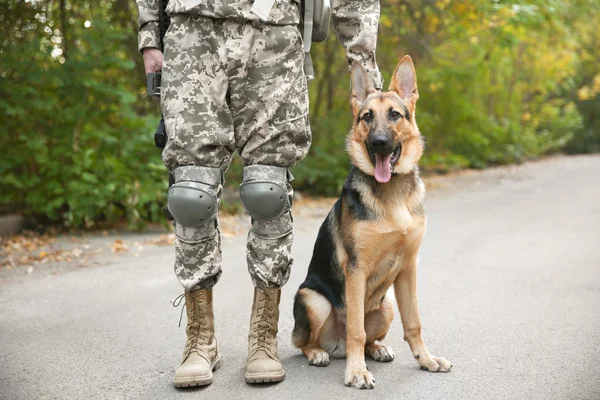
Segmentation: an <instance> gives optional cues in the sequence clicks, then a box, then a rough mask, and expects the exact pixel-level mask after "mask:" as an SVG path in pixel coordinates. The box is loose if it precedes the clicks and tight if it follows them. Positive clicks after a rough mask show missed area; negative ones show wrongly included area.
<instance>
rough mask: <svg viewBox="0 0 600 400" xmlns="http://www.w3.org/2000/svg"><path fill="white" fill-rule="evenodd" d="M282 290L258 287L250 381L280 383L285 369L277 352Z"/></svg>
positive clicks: (248, 368)
mask: <svg viewBox="0 0 600 400" xmlns="http://www.w3.org/2000/svg"><path fill="white" fill-rule="evenodd" d="M280 296H281V289H272V288H258V287H257V288H254V301H253V303H252V317H251V318H250V334H249V335H248V361H247V366H246V382H248V383H263V382H280V381H282V380H283V378H285V370H284V369H283V365H282V364H281V362H280V361H279V356H278V355H277V330H278V329H277V325H278V323H279V298H280Z"/></svg>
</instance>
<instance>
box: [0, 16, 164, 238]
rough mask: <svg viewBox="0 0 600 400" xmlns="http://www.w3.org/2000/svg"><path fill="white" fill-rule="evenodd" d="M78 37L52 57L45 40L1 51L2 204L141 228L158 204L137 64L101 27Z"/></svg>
mask: <svg viewBox="0 0 600 400" xmlns="http://www.w3.org/2000/svg"><path fill="white" fill-rule="evenodd" d="M30 11H33V10H30ZM37 15H39V14H37ZM32 29H34V27H33V26H32ZM42 29H43V27H42ZM51 33H52V32H51ZM77 37H78V39H77V43H78V45H77V46H73V47H71V48H70V49H69V51H68V53H67V52H63V53H62V54H61V55H60V56H57V57H54V58H53V57H51V56H49V54H48V52H49V49H50V47H49V46H47V45H46V44H45V42H47V39H46V38H45V37H44V35H36V36H34V37H33V38H31V40H15V41H13V42H12V43H6V42H5V43H4V45H3V47H2V57H1V58H0V63H1V64H0V71H2V75H1V76H2V79H1V81H0V109H2V110H3V117H2V120H3V124H2V129H3V132H2V141H3V153H4V154H5V155H4V156H3V157H2V158H0V204H4V205H9V206H12V207H15V205H17V206H19V205H20V207H22V209H25V210H27V211H28V212H29V213H31V214H34V215H37V216H43V217H44V218H46V219H48V220H50V221H61V222H63V223H64V224H66V225H68V226H74V227H79V226H83V227H92V226H94V225H96V224H97V223H98V222H107V223H110V222H114V221H116V220H117V219H121V218H126V219H127V221H128V222H129V225H130V227H132V228H135V227H140V226H141V224H142V223H143V221H144V220H158V219H159V218H160V217H161V215H162V211H160V208H161V207H160V206H161V204H163V202H164V199H165V191H166V181H165V177H166V173H165V170H164V167H163V166H162V164H161V162H160V157H159V152H158V150H157V149H156V148H155V147H154V144H153V139H152V135H151V132H152V131H153V129H154V128H155V126H156V122H157V117H156V116H147V117H146V116H143V115H140V113H139V112H138V111H137V110H136V108H137V106H136V104H137V103H138V102H139V101H140V98H139V96H137V95H135V94H134V93H135V92H132V90H131V86H130V82H129V81H128V79H127V71H130V70H132V69H133V68H134V66H135V64H134V63H132V62H131V61H130V60H128V59H127V58H126V57H124V56H123V55H120V52H122V49H123V43H124V41H125V40H126V38H127V36H126V35H125V34H124V33H123V32H118V31H116V30H115V29H113V27H111V25H110V24H109V23H106V22H103V21H101V20H98V21H95V22H94V25H93V29H82V30H80V31H78V34H77ZM55 40H56V39H55Z"/></svg>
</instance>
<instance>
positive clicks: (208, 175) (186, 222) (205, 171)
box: [167, 166, 222, 229]
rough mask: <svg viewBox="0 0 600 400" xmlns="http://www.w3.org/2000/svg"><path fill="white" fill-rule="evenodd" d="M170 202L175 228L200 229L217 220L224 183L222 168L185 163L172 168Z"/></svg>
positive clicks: (168, 199) (168, 198) (168, 197)
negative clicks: (187, 164) (222, 184)
mask: <svg viewBox="0 0 600 400" xmlns="http://www.w3.org/2000/svg"><path fill="white" fill-rule="evenodd" d="M173 174H174V177H175V183H174V184H173V185H172V186H171V187H170V188H169V193H168V196H167V204H168V207H169V212H170V213H171V215H173V218H174V219H175V222H176V223H177V224H176V227H177V226H179V227H180V228H184V229H185V228H199V227H202V226H206V225H207V223H210V222H211V221H214V220H215V219H216V216H217V212H218V208H219V199H220V191H221V182H222V172H221V169H220V168H208V167H196V166H183V167H178V168H175V170H174V171H173Z"/></svg>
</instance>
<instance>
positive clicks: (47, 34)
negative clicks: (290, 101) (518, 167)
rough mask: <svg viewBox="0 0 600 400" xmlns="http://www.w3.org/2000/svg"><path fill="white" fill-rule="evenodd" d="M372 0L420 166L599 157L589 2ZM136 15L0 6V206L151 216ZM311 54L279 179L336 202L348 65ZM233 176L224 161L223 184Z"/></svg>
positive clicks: (151, 151) (152, 190)
mask: <svg viewBox="0 0 600 400" xmlns="http://www.w3.org/2000/svg"><path fill="white" fill-rule="evenodd" d="M381 3H382V14H381V19H380V34H379V41H378V52H377V54H378V64H379V66H380V68H381V70H382V72H383V73H384V76H385V77H386V81H387V82H389V81H390V79H389V78H390V73H391V72H392V71H393V69H394V67H395V65H396V64H397V62H398V60H399V59H400V58H401V57H402V55H404V54H410V55H411V56H412V58H413V60H414V61H415V65H416V67H417V75H418V83H419V92H420V99H419V102H418V105H417V116H418V121H419V126H420V129H421V132H422V134H423V135H424V137H425V139H426V152H425V154H424V156H423V159H422V165H423V166H424V167H425V169H431V170H436V171H448V170H452V169H457V168H465V167H474V168H484V167H486V166H489V165H495V164H503V163H513V162H521V161H523V160H527V159H531V158H535V157H539V156H541V155H544V154H547V153H551V152H556V151H568V152H592V151H600V118H599V117H598V116H597V110H599V109H600V74H599V73H598V64H599V62H600V57H599V53H598V49H600V30H598V29H597V27H598V25H600V1H599V0H571V1H567V0H544V1H542V0H528V1H525V2H519V3H514V2H508V1H504V0H495V1H484V0H478V1H471V2H467V1H450V0H431V1H417V0H389V1H382V2H381ZM136 20H137V15H136V11H135V9H134V6H133V2H129V1H126V0H110V1H106V2H90V1H83V2H73V1H69V0H60V1H57V2H51V1H49V0H42V1H36V2H23V1H18V0H5V1H3V2H2V3H1V4H0V120H1V122H2V123H1V124H0V138H1V139H2V140H1V143H2V148H1V149H0V150H1V151H2V153H3V156H2V157H0V212H2V211H6V210H18V211H20V212H26V213H28V214H31V215H33V216H36V217H42V218H44V219H48V220H51V221H56V222H60V223H63V224H66V225H68V226H73V227H81V226H83V227H92V226H96V225H98V224H101V223H111V222H113V221H116V220H121V219H124V218H125V219H126V220H127V221H128V222H129V225H130V226H131V227H134V228H136V227H141V226H142V225H143V223H144V221H164V217H163V215H162V211H161V208H162V206H163V205H164V204H165V193H166V185H167V182H166V171H165V168H164V167H163V165H162V163H161V160H160V155H159V151H158V150H157V149H156V148H155V147H154V144H153V140H152V132H153V131H154V129H155V126H156V123H157V122H158V114H159V112H158V106H157V103H155V102H151V101H150V100H148V99H147V98H146V97H145V93H144V90H143V85H144V78H143V77H144V72H143V66H142V59H141V56H140V54H139V53H138V51H137V46H136V29H137V23H136ZM312 53H313V61H314V62H315V70H316V80H315V81H314V82H312V83H311V84H310V86H309V87H310V100H311V113H310V118H311V127H312V132H313V146H312V149H311V151H310V152H309V154H308V156H307V157H306V159H305V160H304V161H303V162H301V163H299V164H298V165H297V166H296V167H295V168H294V169H293V174H294V175H295V178H296V180H295V182H294V186H295V187H296V188H297V189H299V190H301V191H309V192H312V193H316V194H325V195H337V194H339V191H340V188H341V185H342V184H343V182H344V179H345V177H346V176H347V172H348V169H349V165H350V164H349V160H348V156H347V154H346V152H345V141H346V135H347V133H348V131H349V129H350V128H351V124H352V118H351V115H350V107H349V96H350V93H349V74H348V65H347V63H346V60H345V54H344V49H342V48H341V46H340V45H339V43H338V41H337V39H336V38H335V35H334V34H332V35H331V37H330V39H329V40H328V41H327V42H325V43H324V44H319V45H314V46H313V51H312ZM241 171H242V166H241V163H240V161H239V158H235V159H234V162H233V164H232V166H231V167H230V169H229V171H228V173H227V176H226V177H227V182H228V184H229V185H231V186H236V185H237V184H239V181H240V177H241ZM223 207H224V208H226V209H227V210H229V211H238V210H239V204H238V203H236V202H235V201H232V200H229V199H226V200H225V201H224V202H223Z"/></svg>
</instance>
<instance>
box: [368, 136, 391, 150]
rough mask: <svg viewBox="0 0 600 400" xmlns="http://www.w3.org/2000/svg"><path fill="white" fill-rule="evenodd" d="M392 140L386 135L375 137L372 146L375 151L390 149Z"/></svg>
mask: <svg viewBox="0 0 600 400" xmlns="http://www.w3.org/2000/svg"><path fill="white" fill-rule="evenodd" d="M389 143H390V139H389V138H388V137H387V136H386V135H375V136H373V138H372V139H371V146H372V147H373V150H380V149H385V148H386V147H388V145H389Z"/></svg>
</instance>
